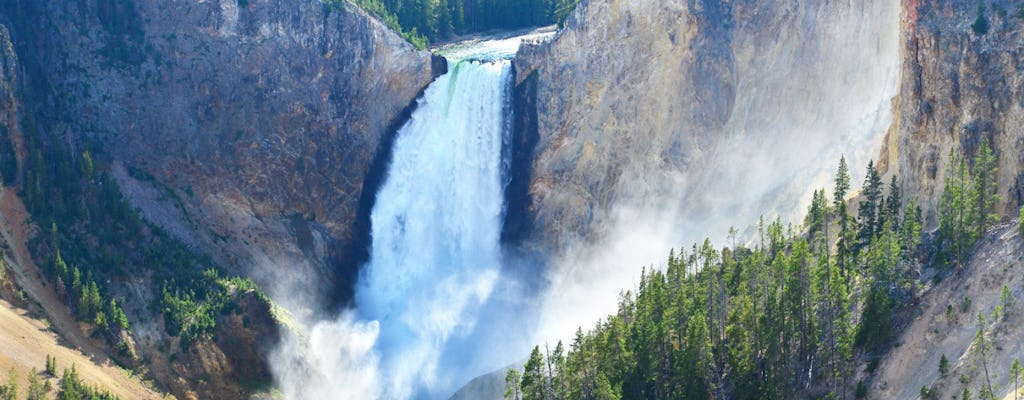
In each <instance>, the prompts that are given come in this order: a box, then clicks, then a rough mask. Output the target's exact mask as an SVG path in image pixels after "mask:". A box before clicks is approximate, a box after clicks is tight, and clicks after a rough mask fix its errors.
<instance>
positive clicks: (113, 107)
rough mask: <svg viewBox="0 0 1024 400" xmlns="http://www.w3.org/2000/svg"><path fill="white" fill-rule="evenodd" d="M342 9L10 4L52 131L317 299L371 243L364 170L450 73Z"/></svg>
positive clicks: (234, 256) (291, 4) (260, 268)
mask: <svg viewBox="0 0 1024 400" xmlns="http://www.w3.org/2000/svg"><path fill="white" fill-rule="evenodd" d="M342 3H343V5H337V6H330V7H328V6H325V5H324V4H323V3H322V2H320V1H316V0H309V1H276V0H250V1H239V0H219V1H181V0H176V1H170V0H168V1H155V2H154V1H138V2H136V1H131V0H101V1H96V2H76V3H66V2H35V1H20V2H14V4H12V5H11V6H8V13H9V18H11V19H12V20H13V22H16V23H17V24H18V25H19V26H21V27H23V30H24V32H23V33H22V34H21V37H20V38H19V39H18V40H17V41H16V43H17V44H18V47H19V48H21V49H22V50H23V51H26V52H32V53H34V58H36V59H38V65H39V67H40V68H41V70H39V71H35V72H36V73H37V74H38V75H39V77H40V78H42V79H41V80H42V81H45V82H46V83H47V84H48V85H49V86H50V87H51V88H52V92H53V93H54V94H55V108H56V111H55V112H54V114H58V113H59V115H56V117H57V118H59V119H60V120H61V121H62V123H61V125H60V129H65V130H66V131H67V133H69V134H70V136H69V137H70V138H71V140H72V141H73V142H75V143H76V145H77V146H80V147H84V146H97V147H101V148H102V150H103V151H104V152H105V153H107V154H109V155H111V156H112V157H113V158H114V160H115V162H116V163H117V164H118V165H119V166H120V167H123V168H120V167H119V168H118V169H116V170H115V172H117V173H116V176H117V177H118V180H119V182H120V183H121V185H122V187H124V188H125V192H126V195H127V196H128V197H130V198H131V200H132V202H133V204H134V205H136V206H137V207H139V208H141V210H142V212H143V214H144V215H145V216H146V217H147V218H148V219H150V220H152V221H153V222H155V223H157V224H158V225H161V226H162V227H164V228H165V229H167V230H168V231H170V232H171V233H172V234H174V235H175V236H178V237H179V238H182V239H183V240H185V241H186V242H188V243H190V244H191V245H193V246H195V247H197V248H200V249H203V250H205V251H206V252H208V253H210V254H213V255H214V256H215V257H216V258H218V261H220V262H221V263H222V264H224V265H226V266H230V267H235V268H236V270H237V271H239V272H243V273H246V274H247V275H250V276H254V277H255V278H257V280H258V281H259V282H260V283H262V284H264V286H265V287H267V288H268V289H270V290H272V291H273V290H275V289H280V291H279V292H280V293H292V294H294V293H316V294H323V292H329V291H332V290H335V289H334V288H335V287H339V286H345V285H338V283H339V280H341V281H343V280H345V279H346V274H348V275H350V274H352V273H353V269H352V268H354V267H355V265H349V266H348V267H349V268H347V271H343V273H342V274H341V276H340V277H339V276H338V274H337V271H336V270H337V269H340V268H339V266H340V265H341V264H342V263H343V261H344V260H351V259H353V258H358V257H357V255H356V256H354V255H353V254H352V252H355V253H358V252H359V250H360V245H363V244H364V243H356V244H355V245H353V246H350V245H351V244H353V243H354V242H361V240H364V238H359V237H357V236H358V235H357V234H356V232H357V231H359V229H361V228H355V222H356V221H357V219H358V218H357V216H358V215H359V213H360V207H367V205H366V204H365V203H366V202H367V200H368V198H363V197H366V196H363V194H364V187H365V185H364V183H365V179H366V178H367V177H368V176H370V174H371V169H370V165H371V163H372V162H374V160H375V157H376V158H381V157H379V156H378V154H384V152H383V149H384V148H385V147H386V144H387V140H386V139H387V138H388V136H389V133H390V132H391V131H393V130H394V128H395V127H396V125H397V124H398V123H400V122H401V121H402V120H403V118H404V114H405V113H406V111H405V109H406V108H407V107H409V105H410V104H411V103H413V100H414V99H415V97H416V96H417V95H418V93H419V92H420V91H421V90H422V88H424V87H425V86H426V85H427V84H428V83H429V82H430V81H431V79H432V78H433V76H435V75H436V74H438V73H440V72H442V71H439V70H438V68H437V67H435V65H438V66H441V67H443V63H441V64H438V63H436V62H432V61H433V60H432V56H431V55H430V54H429V53H427V52H422V51H416V50H414V49H413V48H412V47H411V46H410V45H409V44H408V43H406V42H405V41H403V40H402V39H401V38H399V37H398V36H397V35H395V34H393V33H392V32H390V31H388V30H387V29H386V28H385V27H384V26H383V25H381V24H380V23H378V22H377V21H375V20H374V19H372V18H369V17H368V16H367V15H365V13H363V12H362V11H359V10H357V9H355V8H354V7H352V6H350V5H348V4H347V3H346V2H342ZM378 162H379V161H378ZM370 194H371V195H372V193H370ZM361 199H362V203H361ZM298 287H305V288H306V289H304V290H302V291H296V290H293V289H295V288H298ZM316 288H319V289H321V290H320V291H319V292H318V291H317V290H316ZM276 297H285V296H283V295H281V296H276ZM304 304H315V303H314V302H304Z"/></svg>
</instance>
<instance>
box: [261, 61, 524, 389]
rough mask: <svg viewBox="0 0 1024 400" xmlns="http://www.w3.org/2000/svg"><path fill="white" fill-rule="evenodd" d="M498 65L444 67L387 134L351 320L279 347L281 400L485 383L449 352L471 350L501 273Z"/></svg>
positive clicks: (505, 99) (503, 137)
mask: <svg viewBox="0 0 1024 400" xmlns="http://www.w3.org/2000/svg"><path fill="white" fill-rule="evenodd" d="M492 50H493V49H492ZM514 51H515V49H512V52H513V53H514ZM503 55H504V54H497V56H496V55H495V54H490V53H488V57H486V58H487V59H488V60H489V61H472V60H462V59H452V60H449V72H448V73H446V74H444V75H442V76H440V77H438V78H437V79H436V80H435V81H434V82H433V83H431V84H430V86H428V87H427V89H426V91H425V92H424V94H423V96H422V97H421V98H420V99H419V100H418V105H417V108H416V111H415V112H414V113H413V114H412V116H411V119H410V120H409V121H408V122H407V123H406V124H405V125H404V126H403V127H402V128H401V129H400V130H399V131H398V133H397V135H398V136H397V137H396V139H395V143H394V146H393V148H392V156H391V162H390V165H389V167H388V171H387V175H386V178H385V181H384V184H383V185H382V186H381V188H380V190H379V191H378V193H377V196H376V202H375V204H374V207H373V210H372V213H371V221H372V229H371V235H372V248H371V250H370V259H369V262H368V263H367V264H366V265H365V266H363V268H362V271H361V274H360V277H359V281H358V283H357V284H356V289H355V301H356V308H355V309H354V310H349V311H347V312H345V313H343V315H341V316H340V317H339V318H337V319H334V320H328V321H320V322H317V323H314V324H311V326H308V327H306V326H301V324H299V325H300V326H299V327H298V330H299V331H300V336H298V337H294V338H286V340H285V343H284V344H283V345H282V346H280V348H279V350H278V351H277V353H276V354H275V360H273V361H274V362H273V365H274V367H275V377H276V378H277V380H278V382H279V384H280V386H281V388H282V391H283V392H284V395H285V397H286V398H289V399H324V398H366V399H369V398H385V399H406V398H424V397H425V398H438V397H442V396H447V395H449V394H451V392H453V391H454V389H455V388H456V387H457V385H460V384H462V383H464V382H465V381H467V380H468V379H470V378H472V377H474V376H476V375H479V374H480V373H482V372H486V371H481V370H477V369H474V368H478V366H479V363H474V362H472V361H469V360H464V358H468V357H466V356H465V355H464V354H461V353H459V351H460V350H461V349H459V347H461V346H460V344H459V343H462V342H465V341H468V340H472V339H471V335H473V333H474V331H475V329H476V323H477V319H478V317H479V316H480V315H483V314H486V312H484V307H485V305H486V304H487V300H488V298H489V297H490V296H491V292H492V291H493V290H494V288H495V285H496V283H497V282H498V280H499V275H500V272H501V265H500V264H501V253H500V250H501V249H500V243H499V238H500V234H501V223H502V221H503V212H504V189H505V185H506V183H507V171H506V169H507V157H506V156H505V154H504V152H505V151H507V150H506V147H507V146H506V143H507V142H508V139H509V135H510V125H509V121H510V118H509V117H510V113H511V111H510V107H509V98H510V88H511V62H510V61H509V60H508V59H507V58H508V57H503ZM509 55H510V54H509ZM477 60H480V58H479V57H478V58H477ZM450 341H455V342H458V343H451V344H450V345H449V342H450ZM453 354H457V355H453ZM472 357H478V355H473V356H472ZM474 366H477V367H474Z"/></svg>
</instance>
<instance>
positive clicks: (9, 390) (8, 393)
mask: <svg viewBox="0 0 1024 400" xmlns="http://www.w3.org/2000/svg"><path fill="white" fill-rule="evenodd" d="M17 399H18V372H17V371H15V370H14V368H11V369H10V370H8V371H7V383H5V384H3V385H0V400H17Z"/></svg>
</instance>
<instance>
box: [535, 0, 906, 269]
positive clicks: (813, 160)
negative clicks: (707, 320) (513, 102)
mask: <svg viewBox="0 0 1024 400" xmlns="http://www.w3.org/2000/svg"><path fill="white" fill-rule="evenodd" d="M898 22H899V4H897V3H894V2H891V1H886V0H877V1H855V2H846V1H838V2H836V1H829V2H802V1H782V2H775V1H758V0H738V1H732V2H721V1H681V0H667V1H626V0H583V1H582V2H581V3H580V6H579V8H578V9H577V10H576V11H575V12H574V13H573V14H572V15H571V17H570V19H569V21H568V23H567V25H566V28H565V29H564V30H563V31H561V32H560V33H559V34H558V36H557V37H556V38H555V39H554V40H553V41H551V42H550V43H547V44H542V45H539V46H524V47H523V48H522V49H521V50H520V53H519V55H518V58H517V59H516V68H517V78H518V80H519V83H520V85H524V84H535V85H536V87H535V90H536V101H535V102H534V105H533V106H532V107H531V106H527V107H525V110H524V109H517V112H519V115H530V112H533V111H535V112H536V114H537V118H536V123H535V124H536V125H535V126H536V134H537V147H536V149H535V151H534V154H533V159H532V165H533V171H532V174H533V175H532V177H531V178H530V183H529V185H528V193H529V195H530V198H531V200H532V203H530V204H529V206H528V207H527V208H528V209H529V210H531V211H532V212H531V213H529V214H530V215H531V218H532V221H531V223H532V233H531V234H530V235H532V237H533V238H534V242H536V243H540V244H541V246H542V247H548V248H555V249H558V248H562V247H565V246H568V245H570V244H572V243H573V242H574V241H575V239H577V238H593V237H595V236H601V235H603V234H604V233H606V232H605V231H607V230H609V229H615V228H610V227H613V226H615V223H613V221H612V220H614V219H615V218H616V217H615V216H614V215H612V210H618V209H622V208H623V206H628V207H629V208H635V209H640V210H644V211H642V212H641V213H655V214H660V215H661V219H663V220H669V221H671V222H672V223H675V224H677V226H676V228H675V230H676V231H679V230H686V231H688V233H685V234H683V235H682V240H686V241H689V240H699V239H701V237H699V236H697V235H704V234H710V235H712V238H714V239H720V238H724V237H725V236H726V232H727V230H728V226H729V225H736V226H740V227H743V226H746V225H747V224H751V223H753V222H754V221H756V220H757V218H758V213H762V212H764V213H768V215H769V216H770V215H771V214H772V211H773V210H774V211H776V212H782V214H783V216H784V217H788V216H793V215H795V212H797V211H802V208H803V207H801V206H802V205H805V204H807V203H808V202H809V199H810V194H811V191H812V189H814V188H815V187H819V186H820V187H824V186H826V185H828V186H831V185H830V184H829V183H828V182H829V176H830V173H831V172H832V171H834V169H835V166H836V165H837V164H838V160H839V157H840V155H841V154H842V153H846V156H847V158H848V159H850V160H851V161H852V168H853V169H854V171H855V173H856V174H862V173H863V172H862V171H863V167H864V166H866V164H867V160H868V158H869V157H872V156H874V155H875V154H869V153H871V152H874V151H875V149H877V144H878V143H879V142H880V139H881V137H882V134H883V133H884V132H885V130H886V129H887V127H888V125H889V118H890V115H891V113H890V111H891V104H890V99H891V98H892V96H893V95H895V91H896V86H897V76H898V65H899V64H898V62H899V54H898V51H897V50H898V43H897V40H898ZM533 74H536V75H535V76H536V82H535V83H530V80H531V76H534V75H533ZM519 92H520V93H529V90H520V91H519ZM867 149H871V151H870V152H869V151H867ZM856 174H855V180H856V179H859V177H857V176H856ZM656 219H657V218H656ZM626 223H633V224H638V223H643V222H640V221H636V220H634V221H627V222H626ZM678 243H679V242H677V243H676V244H677V245H678Z"/></svg>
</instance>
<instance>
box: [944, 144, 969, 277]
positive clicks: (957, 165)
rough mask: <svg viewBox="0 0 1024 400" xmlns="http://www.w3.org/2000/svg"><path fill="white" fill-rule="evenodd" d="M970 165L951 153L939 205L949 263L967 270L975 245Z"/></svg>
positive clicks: (945, 251) (945, 250)
mask: <svg viewBox="0 0 1024 400" xmlns="http://www.w3.org/2000/svg"><path fill="white" fill-rule="evenodd" d="M971 181H972V180H971V178H970V174H969V172H968V170H967V162H966V161H965V160H964V159H963V158H960V157H957V156H956V154H955V153H954V152H953V151H952V150H950V162H949V169H948V171H947V172H946V181H945V184H944V185H943V190H942V197H941V199H940V201H939V235H940V241H941V243H942V249H943V253H945V255H946V258H947V261H948V262H950V263H955V264H956V265H957V266H958V267H961V268H962V267H963V262H964V257H965V256H966V255H967V251H968V250H969V249H970V248H971V246H973V245H974V241H975V240H976V238H977V237H976V236H975V233H976V231H975V230H974V229H972V227H973V226H974V223H973V218H972V217H973V216H974V215H975V214H976V213H975V212H974V210H975V208H974V205H973V200H974V196H971V195H970V193H971V192H972V191H973V189H972V187H971V186H972V183H971Z"/></svg>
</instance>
